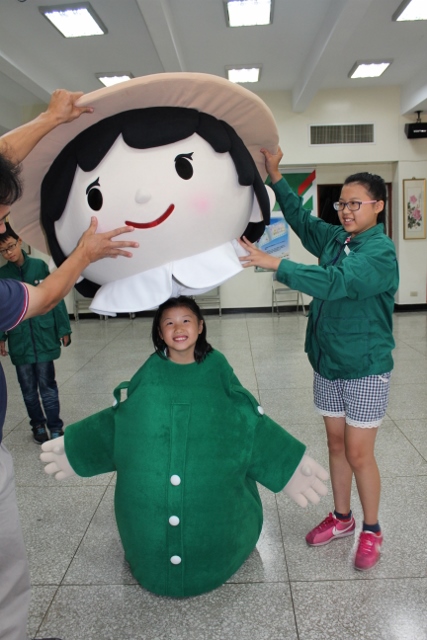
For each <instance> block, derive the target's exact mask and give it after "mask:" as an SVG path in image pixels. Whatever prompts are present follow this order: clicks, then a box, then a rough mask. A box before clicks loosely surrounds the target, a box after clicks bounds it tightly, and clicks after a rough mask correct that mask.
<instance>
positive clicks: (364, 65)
mask: <svg viewBox="0 0 427 640" xmlns="http://www.w3.org/2000/svg"><path fill="white" fill-rule="evenodd" d="M391 63H392V60H384V61H380V60H378V61H375V60H372V61H370V62H369V61H366V62H356V64H354V65H353V67H352V68H351V69H350V72H349V74H348V77H349V78H352V79H355V78H378V77H379V76H381V75H382V74H383V73H384V71H385V70H386V69H387V68H388V67H389V66H390V64H391Z"/></svg>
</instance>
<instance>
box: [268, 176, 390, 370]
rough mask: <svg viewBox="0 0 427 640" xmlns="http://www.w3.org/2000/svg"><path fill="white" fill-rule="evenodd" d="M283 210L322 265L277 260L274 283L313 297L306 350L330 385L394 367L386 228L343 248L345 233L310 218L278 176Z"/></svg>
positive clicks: (378, 227)
mask: <svg viewBox="0 0 427 640" xmlns="http://www.w3.org/2000/svg"><path fill="white" fill-rule="evenodd" d="M273 188H274V191H275V193H276V197H277V200H278V203H279V205H280V208H281V209H282V211H283V214H284V216H285V218H286V220H287V222H288V223H289V224H290V226H291V227H292V229H293V230H294V231H295V233H296V234H297V235H298V237H299V238H300V240H301V242H302V244H303V246H304V247H305V248H306V249H307V250H308V251H310V253H312V254H313V255H315V256H317V257H318V258H319V265H318V266H317V265H304V264H299V263H296V262H292V261H291V260H282V261H281V263H280V266H279V269H278V272H277V279H278V280H279V281H280V282H283V283H284V284H286V285H288V286H289V287H291V288H292V289H297V290H299V291H302V292H303V293H306V294H308V295H310V296H312V297H313V301H312V302H311V304H310V308H309V314H308V323H307V332H306V340H305V351H306V353H307V355H308V358H309V360H310V363H311V365H312V367H313V369H314V370H315V371H317V372H318V373H319V374H320V375H321V376H323V377H324V378H327V379H329V380H336V379H337V378H344V379H350V378H362V377H364V376H369V375H375V374H381V373H386V372H388V371H391V370H392V369H393V358H392V355H391V352H392V349H393V348H394V346H395V345H394V339H393V319H392V317H393V309H394V295H395V293H396V291H397V288H398V285H399V269H398V264H397V260H396V250H395V247H394V244H393V242H392V241H391V240H390V238H388V237H387V236H386V235H385V233H384V225H383V224H377V225H376V226H375V227H372V228H371V229H368V230H367V231H364V232H363V233H360V234H358V235H356V236H355V237H354V238H351V239H350V240H349V242H348V243H346V240H348V238H347V235H348V234H347V233H346V231H345V230H344V229H343V228H342V227H341V226H335V225H331V224H329V223H327V222H324V221H323V220H320V219H319V218H317V217H315V216H313V215H311V213H310V212H309V211H306V210H305V209H304V208H303V207H302V201H301V198H298V197H297V196H296V195H295V193H294V192H293V191H292V190H291V188H290V187H289V185H288V184H287V182H286V181H285V180H284V179H282V180H280V181H279V182H277V183H276V184H275V185H273Z"/></svg>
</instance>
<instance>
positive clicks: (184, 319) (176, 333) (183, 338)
mask: <svg viewBox="0 0 427 640" xmlns="http://www.w3.org/2000/svg"><path fill="white" fill-rule="evenodd" d="M159 324H160V328H159V334H160V337H161V339H162V340H163V342H164V343H165V345H166V347H167V355H168V357H169V359H170V360H172V362H176V363H177V364H190V363H191V362H195V360H194V349H195V346H196V342H197V339H198V337H199V335H200V334H201V333H202V331H203V320H199V319H198V318H197V316H196V315H195V314H194V313H193V312H192V311H191V309H188V307H172V308H170V309H165V310H164V312H163V313H162V317H161V318H160V323H159Z"/></svg>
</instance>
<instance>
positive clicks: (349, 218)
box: [338, 182, 384, 237]
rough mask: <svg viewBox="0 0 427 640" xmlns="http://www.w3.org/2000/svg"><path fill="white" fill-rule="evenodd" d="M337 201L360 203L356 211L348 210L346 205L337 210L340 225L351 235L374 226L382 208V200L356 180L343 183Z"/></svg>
mask: <svg viewBox="0 0 427 640" xmlns="http://www.w3.org/2000/svg"><path fill="white" fill-rule="evenodd" d="M339 201H340V202H341V203H343V202H345V203H359V204H360V208H359V210H358V211H350V210H349V209H348V206H347V205H346V206H345V207H344V209H342V210H341V211H338V217H339V219H340V222H341V224H342V226H343V227H344V229H345V230H346V231H348V233H350V235H351V236H352V237H353V236H355V235H357V234H358V233H362V232H363V231H367V230H368V229H370V228H371V227H375V225H376V224H377V218H378V214H379V213H380V212H381V211H382V210H383V209H384V202H383V200H375V199H374V198H373V196H372V195H371V194H370V193H369V191H367V189H366V187H364V186H363V185H362V184H359V183H358V182H350V183H349V184H345V185H344V186H343V188H342V190H341V196H340V200H339ZM350 206H351V205H350ZM355 206H357V204H355Z"/></svg>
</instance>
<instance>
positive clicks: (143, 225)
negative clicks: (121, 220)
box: [125, 204, 175, 229]
mask: <svg viewBox="0 0 427 640" xmlns="http://www.w3.org/2000/svg"><path fill="white" fill-rule="evenodd" d="M174 209H175V205H174V204H170V205H169V206H168V208H167V209H166V211H165V212H164V214H163V215H161V216H160V217H159V218H156V219H155V220H152V221H151V222H131V221H130V220H125V224H126V225H128V226H129V227H135V229H151V228H152V227H157V225H158V224H162V222H164V221H165V220H167V218H169V216H170V214H171V213H172V211H173V210H174Z"/></svg>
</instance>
